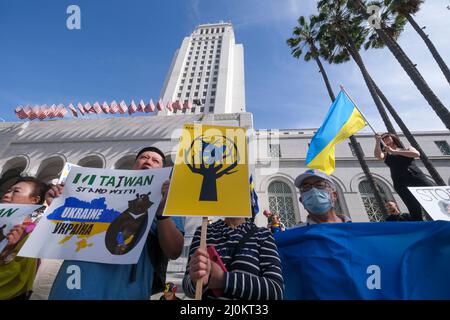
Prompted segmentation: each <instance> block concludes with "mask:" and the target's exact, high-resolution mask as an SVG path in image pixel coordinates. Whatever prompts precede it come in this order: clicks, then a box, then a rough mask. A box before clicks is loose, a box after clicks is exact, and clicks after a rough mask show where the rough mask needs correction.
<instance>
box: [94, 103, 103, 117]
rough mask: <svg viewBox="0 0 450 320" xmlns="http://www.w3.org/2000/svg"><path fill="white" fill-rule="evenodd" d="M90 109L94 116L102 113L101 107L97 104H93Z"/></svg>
mask: <svg viewBox="0 0 450 320" xmlns="http://www.w3.org/2000/svg"><path fill="white" fill-rule="evenodd" d="M92 109H93V111H94V113H96V114H100V113H102V107H100V104H99V103H98V102H95V103H94V105H93V106H92Z"/></svg>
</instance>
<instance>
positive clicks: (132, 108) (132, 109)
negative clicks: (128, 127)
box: [128, 100, 137, 115]
mask: <svg viewBox="0 0 450 320" xmlns="http://www.w3.org/2000/svg"><path fill="white" fill-rule="evenodd" d="M136 111H137V107H136V104H135V103H134V100H131V103H130V105H129V106H128V114H130V115H131V114H133V113H135V112H136Z"/></svg>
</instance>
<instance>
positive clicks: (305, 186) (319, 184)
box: [299, 180, 329, 192]
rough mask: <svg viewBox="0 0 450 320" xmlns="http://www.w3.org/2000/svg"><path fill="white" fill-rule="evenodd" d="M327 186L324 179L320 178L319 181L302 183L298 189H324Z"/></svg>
mask: <svg viewBox="0 0 450 320" xmlns="http://www.w3.org/2000/svg"><path fill="white" fill-rule="evenodd" d="M328 186H329V184H328V183H327V182H326V181H324V180H321V181H317V182H314V183H312V184H311V183H305V184H302V185H301V186H300V188H299V189H300V192H307V191H309V190H311V189H312V187H314V188H316V189H326V188H327V187H328Z"/></svg>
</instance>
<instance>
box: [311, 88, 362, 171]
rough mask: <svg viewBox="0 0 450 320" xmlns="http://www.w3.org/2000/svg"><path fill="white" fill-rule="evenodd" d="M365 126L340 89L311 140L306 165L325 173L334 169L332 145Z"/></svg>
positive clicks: (359, 114)
mask: <svg viewBox="0 0 450 320" xmlns="http://www.w3.org/2000/svg"><path fill="white" fill-rule="evenodd" d="M365 126H366V121H365V120H364V118H363V116H362V115H361V113H360V112H359V110H358V109H357V108H356V106H355V105H354V103H353V102H352V101H351V100H350V99H349V97H348V96H347V94H345V92H343V91H341V92H340V93H339V95H338V97H337V99H336V100H335V101H334V102H333V104H332V105H331V108H330V110H329V111H328V114H327V116H326V118H325V121H324V122H323V124H322V126H321V127H320V128H319V130H318V131H317V132H316V134H315V135H314V137H313V138H312V140H311V143H310V146H309V149H308V154H307V155H306V166H307V167H308V168H312V169H319V170H322V171H323V172H325V173H326V174H332V173H333V171H334V146H335V145H336V144H338V143H339V142H341V141H342V140H345V139H347V138H348V137H350V136H351V135H353V134H355V133H356V132H358V131H359V130H361V129H362V128H364V127H365Z"/></svg>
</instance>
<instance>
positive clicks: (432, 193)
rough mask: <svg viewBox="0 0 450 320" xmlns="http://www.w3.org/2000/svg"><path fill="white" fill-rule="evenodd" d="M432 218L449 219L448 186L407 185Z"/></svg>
mask: <svg viewBox="0 0 450 320" xmlns="http://www.w3.org/2000/svg"><path fill="white" fill-rule="evenodd" d="M408 189H409V191H411V193H412V194H413V195H414V197H416V199H417V200H418V201H419V202H420V204H421V205H422V207H423V208H424V209H425V210H426V211H427V213H428V214H429V215H430V216H431V218H433V220H435V221H436V220H446V221H450V187H449V186H444V187H439V186H436V187H408Z"/></svg>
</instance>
